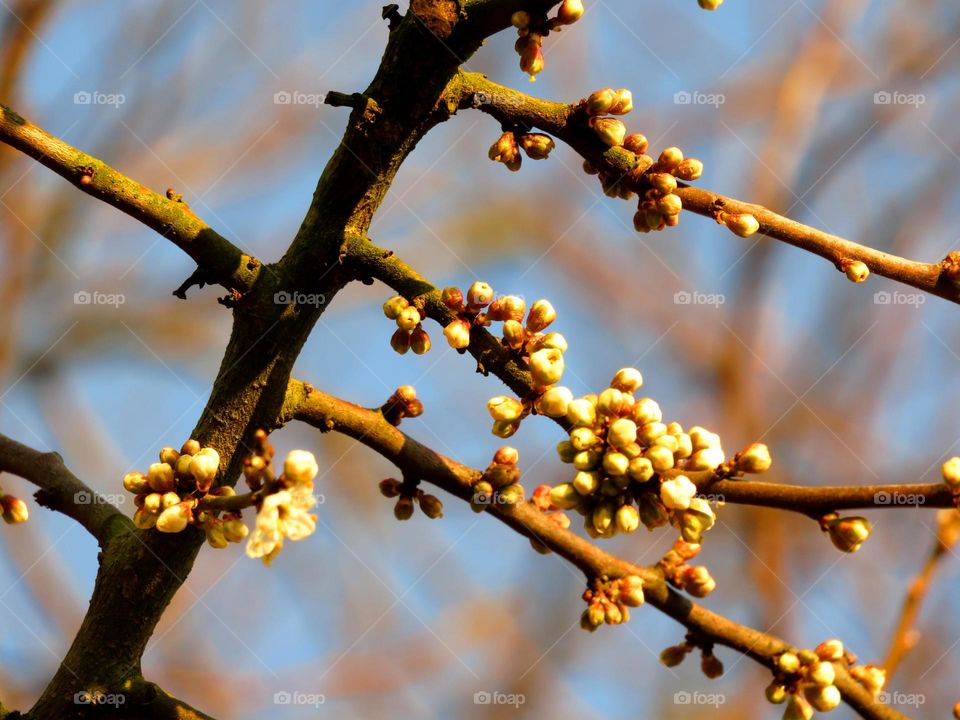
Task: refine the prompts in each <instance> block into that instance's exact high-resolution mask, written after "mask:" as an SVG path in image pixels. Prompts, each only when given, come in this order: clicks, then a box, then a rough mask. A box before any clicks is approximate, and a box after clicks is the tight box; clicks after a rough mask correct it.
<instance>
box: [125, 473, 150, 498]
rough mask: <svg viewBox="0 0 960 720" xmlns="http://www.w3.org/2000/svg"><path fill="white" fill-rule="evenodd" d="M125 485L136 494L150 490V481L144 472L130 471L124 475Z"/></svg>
mask: <svg viewBox="0 0 960 720" xmlns="http://www.w3.org/2000/svg"><path fill="white" fill-rule="evenodd" d="M123 487H124V488H126V489H127V490H128V491H129V492H132V493H133V494H134V495H139V494H140V493H145V492H147V491H148V490H150V481H149V480H148V479H147V476H146V475H144V474H143V473H142V472H128V473H127V474H126V475H124V476H123Z"/></svg>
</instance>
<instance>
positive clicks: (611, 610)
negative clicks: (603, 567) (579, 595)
mask: <svg viewBox="0 0 960 720" xmlns="http://www.w3.org/2000/svg"><path fill="white" fill-rule="evenodd" d="M583 600H584V602H586V603H587V609H586V610H584V611H583V614H582V615H581V616H580V627H582V628H583V629H584V630H588V631H589V632H593V631H594V630H596V629H597V628H598V627H600V626H601V625H602V624H604V623H606V624H607V625H619V624H620V623H625V622H627V621H628V620H629V619H630V608H632V607H639V606H641V605H643V601H644V597H643V580H642V579H641V578H640V577H639V576H638V575H624V576H623V577H620V578H614V579H612V580H611V579H609V578H608V577H607V576H606V575H604V576H602V577H599V578H594V579H593V580H592V581H591V582H590V583H589V584H588V585H587V589H586V590H584V591H583Z"/></svg>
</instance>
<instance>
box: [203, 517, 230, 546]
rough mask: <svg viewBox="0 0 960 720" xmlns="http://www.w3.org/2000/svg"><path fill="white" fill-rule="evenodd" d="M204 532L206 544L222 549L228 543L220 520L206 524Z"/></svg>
mask: <svg viewBox="0 0 960 720" xmlns="http://www.w3.org/2000/svg"><path fill="white" fill-rule="evenodd" d="M204 533H205V534H206V536H207V545H209V546H210V547H212V548H216V549H217V550H222V549H223V548H225V547H226V546H227V545H229V544H230V541H229V540H227V537H226V534H225V533H224V531H223V523H222V522H213V523H210V524H208V525H207V526H206V527H205V528H204Z"/></svg>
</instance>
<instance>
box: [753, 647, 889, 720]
mask: <svg viewBox="0 0 960 720" xmlns="http://www.w3.org/2000/svg"><path fill="white" fill-rule="evenodd" d="M839 660H844V661H847V662H849V661H851V656H848V654H846V653H845V652H844V649H843V643H841V642H840V641H839V640H825V641H824V642H822V643H820V644H819V645H817V647H816V648H815V649H814V650H799V651H797V652H785V653H782V654H781V655H779V656H778V657H777V658H776V661H775V664H774V678H773V682H771V683H770V685H768V686H767V689H766V696H767V700H769V701H770V702H771V703H774V704H777V705H779V704H780V703H783V702H786V707H785V708H784V711H783V720H810V718H811V717H813V713H814V710H816V711H817V712H829V711H830V710H833V709H834V708H835V707H837V705H839V704H840V700H841V699H842V698H841V696H840V691H839V690H838V689H837V687H836V686H835V685H834V684H833V682H834V680H835V679H836V671H835V670H834V667H833V663H834V662H836V661H839ZM852 671H853V668H851V673H852ZM881 687H882V683H881ZM877 692H879V689H878V690H877Z"/></svg>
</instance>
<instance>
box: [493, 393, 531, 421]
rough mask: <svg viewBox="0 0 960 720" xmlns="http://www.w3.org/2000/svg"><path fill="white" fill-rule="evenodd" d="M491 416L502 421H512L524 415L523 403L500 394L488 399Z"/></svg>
mask: <svg viewBox="0 0 960 720" xmlns="http://www.w3.org/2000/svg"><path fill="white" fill-rule="evenodd" d="M487 411H488V412H489V413H490V417H492V418H493V419H494V420H499V421H501V422H512V421H514V420H519V419H520V418H521V417H523V403H521V402H520V401H519V400H516V399H514V398H512V397H508V396H506V395H498V396H497V397H493V398H490V399H489V400H488V401H487Z"/></svg>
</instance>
